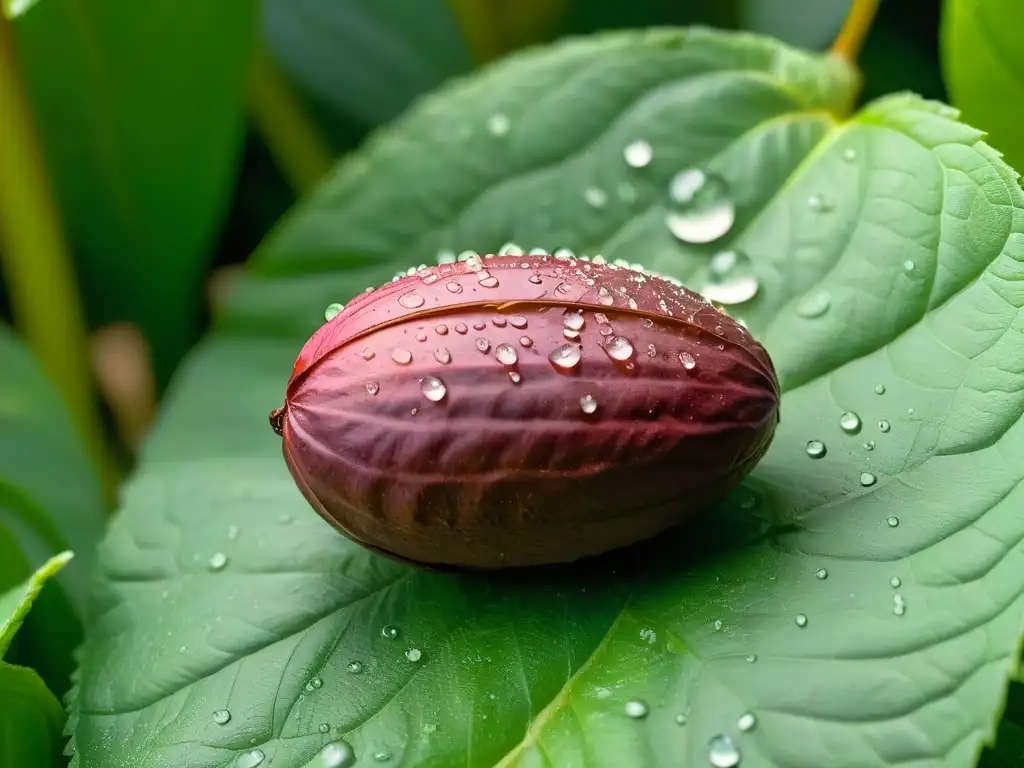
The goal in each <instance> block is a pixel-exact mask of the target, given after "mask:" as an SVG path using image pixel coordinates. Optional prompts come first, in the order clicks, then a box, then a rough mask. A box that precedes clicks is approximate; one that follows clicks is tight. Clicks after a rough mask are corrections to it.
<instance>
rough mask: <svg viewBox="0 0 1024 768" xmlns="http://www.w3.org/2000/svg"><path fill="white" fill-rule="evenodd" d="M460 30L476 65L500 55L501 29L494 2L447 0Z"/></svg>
mask: <svg viewBox="0 0 1024 768" xmlns="http://www.w3.org/2000/svg"><path fill="white" fill-rule="evenodd" d="M447 1H448V7H449V8H450V9H451V11H452V13H453V14H454V15H455V18H456V19H458V22H459V26H460V27H461V28H462V36H463V37H464V38H466V45H467V46H469V51H470V53H471V54H472V55H473V59H474V60H475V61H476V63H477V64H483V63H485V62H488V61H491V60H492V59H496V58H497V57H498V56H500V55H501V53H502V41H501V35H500V34H499V32H498V30H499V28H500V27H501V24H499V22H498V19H497V18H496V16H497V13H496V10H497V9H496V8H495V2H494V0H447Z"/></svg>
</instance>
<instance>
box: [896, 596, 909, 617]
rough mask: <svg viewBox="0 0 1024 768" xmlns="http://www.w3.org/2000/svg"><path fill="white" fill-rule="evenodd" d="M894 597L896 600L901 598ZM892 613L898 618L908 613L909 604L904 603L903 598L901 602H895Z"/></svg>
mask: <svg viewBox="0 0 1024 768" xmlns="http://www.w3.org/2000/svg"><path fill="white" fill-rule="evenodd" d="M893 597H894V598H896V597H899V595H894V596H893ZM892 612H893V613H895V614H896V615H897V616H902V615H903V614H905V613H906V612H907V604H906V603H904V602H903V599H902V598H900V599H899V600H896V599H894V600H893V605H892Z"/></svg>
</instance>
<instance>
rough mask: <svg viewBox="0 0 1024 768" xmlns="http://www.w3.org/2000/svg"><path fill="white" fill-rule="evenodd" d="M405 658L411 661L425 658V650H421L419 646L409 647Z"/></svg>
mask: <svg viewBox="0 0 1024 768" xmlns="http://www.w3.org/2000/svg"><path fill="white" fill-rule="evenodd" d="M405 658H407V659H408V660H409V661H419V660H420V659H422V658H423V651H421V650H420V649H419V648H409V649H408V650H406V652H405Z"/></svg>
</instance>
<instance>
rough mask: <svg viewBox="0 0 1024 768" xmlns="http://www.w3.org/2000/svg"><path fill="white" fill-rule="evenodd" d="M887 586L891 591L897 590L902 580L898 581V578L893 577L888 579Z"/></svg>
mask: <svg viewBox="0 0 1024 768" xmlns="http://www.w3.org/2000/svg"><path fill="white" fill-rule="evenodd" d="M889 586H890V587H892V588H893V589H899V588H900V587H901V586H903V580H902V579H900V577H899V576H893V577H892V578H891V579H889Z"/></svg>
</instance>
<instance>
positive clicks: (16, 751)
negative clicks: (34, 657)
mask: <svg viewBox="0 0 1024 768" xmlns="http://www.w3.org/2000/svg"><path fill="white" fill-rule="evenodd" d="M63 725H64V712H63V711H62V710H61V706H60V702H58V701H57V699H56V698H55V697H54V695H53V694H52V693H51V692H50V690H49V689H48V688H47V687H46V685H45V684H44V683H43V681H42V680H41V679H40V678H39V675H37V674H36V673H35V672H33V671H32V670H31V669H27V668H26V667H16V666H14V665H13V664H5V663H2V662H0V765H2V766H4V767H5V768H46V766H54V768H57V766H60V765H62V764H63V760H62V758H61V748H62V744H63V739H62V737H61V729H62V727H63Z"/></svg>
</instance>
